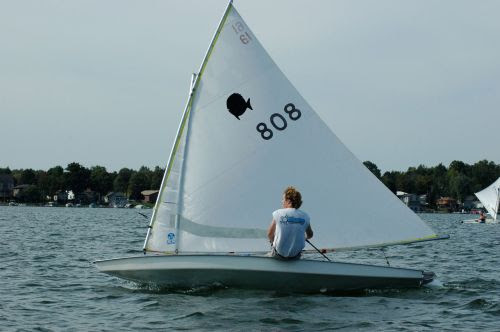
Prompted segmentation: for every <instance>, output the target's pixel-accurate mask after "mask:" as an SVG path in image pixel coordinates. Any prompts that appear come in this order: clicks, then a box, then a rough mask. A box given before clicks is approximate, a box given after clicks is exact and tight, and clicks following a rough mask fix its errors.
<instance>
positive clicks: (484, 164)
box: [364, 160, 500, 206]
mask: <svg viewBox="0 0 500 332" xmlns="http://www.w3.org/2000/svg"><path fill="white" fill-rule="evenodd" d="M364 165H365V166H366V167H367V168H368V169H369V170H370V171H371V172H372V173H373V174H374V175H375V176H376V177H378V178H379V179H380V180H381V181H382V182H383V183H384V184H385V185H386V186H387V188H389V189H390V190H391V191H392V192H394V193H396V191H404V192H407V193H412V194H417V195H423V194H426V195H427V202H428V203H429V204H430V205H431V206H434V204H435V202H436V200H437V199H438V198H440V197H452V198H455V199H457V200H460V201H462V202H463V201H464V199H465V198H466V197H467V196H469V195H473V194H474V193H475V192H478V191H480V190H482V189H484V188H486V187H487V186H489V185H490V184H491V183H493V182H494V181H495V180H496V179H498V177H500V165H499V164H495V163H494V162H492V161H488V160H481V161H478V162H477V163H475V164H473V165H469V164H467V163H464V162H462V161H458V160H455V161H453V162H451V163H450V165H449V167H446V166H444V165H443V164H439V165H437V166H434V167H427V166H424V165H420V166H418V167H410V168H408V170H407V171H406V172H403V171H389V172H385V173H383V174H381V171H380V169H379V168H378V167H377V165H375V164H374V163H372V162H371V161H365V162H364Z"/></svg>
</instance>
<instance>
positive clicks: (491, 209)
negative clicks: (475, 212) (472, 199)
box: [475, 178, 500, 220]
mask: <svg viewBox="0 0 500 332" xmlns="http://www.w3.org/2000/svg"><path fill="white" fill-rule="evenodd" d="M475 195H476V197H477V198H478V199H479V200H480V201H481V203H483V205H484V208H485V209H486V210H487V211H488V213H489V214H490V216H491V217H492V218H493V220H496V219H497V215H498V206H499V202H500V178H498V179H497V180H496V181H495V182H493V183H492V184H491V185H489V186H488V187H487V188H485V189H483V190H481V191H480V192H477V193H475Z"/></svg>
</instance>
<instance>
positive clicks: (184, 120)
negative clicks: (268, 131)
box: [142, 0, 233, 254]
mask: <svg viewBox="0 0 500 332" xmlns="http://www.w3.org/2000/svg"><path fill="white" fill-rule="evenodd" d="M232 4H233V0H229V3H228V4H227V7H226V9H225V11H224V14H223V15H222V18H221V19H220V21H219V24H218V26H217V30H216V31H215V33H214V35H213V37H212V41H211V42H210V45H209V46H208V49H207V51H206V53H205V56H204V57H203V61H202V63H201V66H200V69H199V71H198V74H197V75H196V74H193V76H192V78H191V86H190V90H189V98H188V100H187V102H186V106H185V107H184V112H183V114H182V118H181V122H180V124H179V128H178V129H177V135H176V137H175V141H174V145H173V146H172V150H171V151H170V156H169V158H168V163H167V166H166V167H165V173H164V174H163V179H162V181H161V185H160V194H159V195H158V198H157V200H156V203H155V207H154V210H153V214H152V215H151V221H150V222H149V226H148V231H147V233H146V239H145V240H144V245H143V247H142V250H143V252H144V254H146V246H147V243H148V240H149V237H150V236H151V230H152V228H153V225H154V223H155V221H156V216H157V213H158V208H159V206H160V204H161V202H162V196H163V193H164V185H165V184H166V183H167V180H168V177H169V175H170V171H171V169H172V166H173V164H174V158H175V154H176V152H177V149H178V148H179V144H180V141H181V137H182V134H183V131H184V128H185V126H186V124H187V125H188V127H189V115H190V113H191V106H192V105H193V100H194V96H195V93H196V88H197V87H198V85H199V82H200V78H201V76H202V75H203V72H204V70H205V67H206V64H207V62H208V59H209V58H210V55H211V53H212V50H213V49H214V46H215V43H216V42H217V39H218V37H219V35H220V32H221V30H222V28H223V26H224V23H225V22H226V18H227V16H228V14H229V12H230V11H231V8H232ZM186 134H187V136H186V142H185V145H184V148H186V146H187V141H188V136H189V135H188V134H189V132H187V133H186ZM182 169H184V166H183V167H182ZM182 178H183V176H182V173H181V186H180V187H179V192H178V197H179V198H180V199H182V195H181V189H182ZM179 206H180V204H178V207H177V214H176V217H175V229H176V231H178V229H179V221H180V208H179ZM175 246H176V249H175V252H176V253H177V251H178V241H176V245H175Z"/></svg>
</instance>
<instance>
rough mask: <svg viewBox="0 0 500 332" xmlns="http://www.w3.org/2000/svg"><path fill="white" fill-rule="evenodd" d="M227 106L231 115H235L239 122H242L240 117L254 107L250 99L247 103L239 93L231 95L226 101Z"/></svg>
mask: <svg viewBox="0 0 500 332" xmlns="http://www.w3.org/2000/svg"><path fill="white" fill-rule="evenodd" d="M226 106H227V110H228V111H229V113H231V114H232V115H234V116H235V117H236V119H238V120H240V116H241V115H243V113H245V111H246V110H247V108H249V109H251V110H253V108H252V105H250V98H248V100H247V101H245V98H243V96H242V95H240V94H239V93H233V94H232V95H230V96H229V98H227V100H226Z"/></svg>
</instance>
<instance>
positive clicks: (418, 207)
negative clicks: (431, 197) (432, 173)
mask: <svg viewBox="0 0 500 332" xmlns="http://www.w3.org/2000/svg"><path fill="white" fill-rule="evenodd" d="M396 196H397V197H398V198H399V199H400V200H401V201H402V202H403V203H404V204H405V205H406V206H408V207H409V208H410V209H411V210H412V211H413V212H423V210H424V209H423V204H422V202H421V200H422V197H421V196H419V195H416V194H409V193H405V192H404V191H397V192H396ZM422 196H425V195H422ZM424 200H425V197H424Z"/></svg>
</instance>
